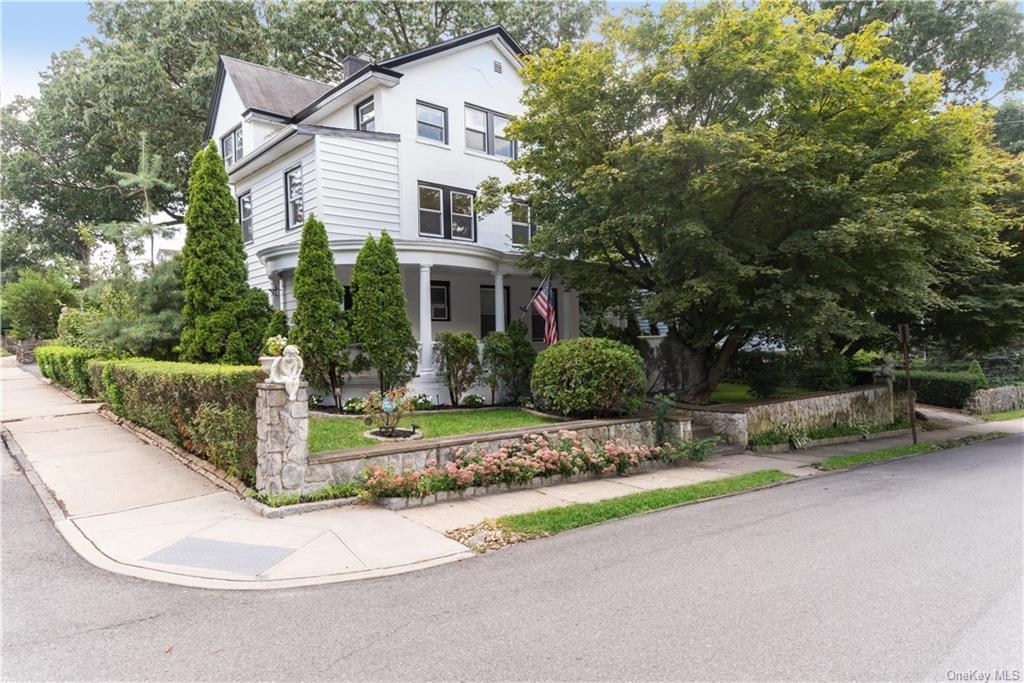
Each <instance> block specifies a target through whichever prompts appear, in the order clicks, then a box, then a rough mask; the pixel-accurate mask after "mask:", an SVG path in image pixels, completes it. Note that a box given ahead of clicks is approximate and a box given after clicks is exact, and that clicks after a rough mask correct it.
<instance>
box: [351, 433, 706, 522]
mask: <svg viewBox="0 0 1024 683" xmlns="http://www.w3.org/2000/svg"><path fill="white" fill-rule="evenodd" d="M716 444H717V439H714V438H711V439H699V440H696V441H675V442H671V443H667V444H664V445H662V446H654V447H650V446H643V445H635V444H625V443H622V442H617V441H608V442H606V443H604V444H603V445H600V446H596V447H592V446H589V445H587V444H586V443H585V442H584V441H583V439H582V438H581V437H580V435H579V434H577V433H576V432H571V431H561V432H559V433H558V434H557V436H554V437H545V436H543V435H539V434H531V435H529V436H526V437H525V438H523V439H522V441H521V442H519V443H517V444H512V445H509V446H504V447H502V448H499V449H497V450H495V451H486V450H472V451H467V450H464V449H461V448H460V449H459V450H458V451H456V457H455V458H454V459H453V460H451V461H450V462H448V463H446V464H444V465H434V464H430V465H427V467H425V468H423V469H411V470H404V471H401V472H396V471H395V470H393V469H392V468H389V467H380V466H377V467H369V468H367V469H366V470H365V471H364V473H363V478H364V480H365V484H364V485H365V488H366V495H367V496H368V497H370V498H377V499H378V502H380V503H381V504H382V505H384V506H385V507H389V508H392V509H394V508H401V507H407V506H409V505H410V504H424V503H425V502H436V501H438V500H446V499H448V498H449V496H450V495H451V494H452V493H455V494H463V493H465V494H467V495H478V494H480V493H497V492H498V491H499V490H508V489H511V488H526V487H530V486H537V485H543V484H545V483H551V482H552V480H557V481H563V480H565V479H569V480H572V479H575V478H579V477H583V476H588V475H589V476H609V475H616V474H618V475H622V474H625V473H627V472H628V471H630V470H635V469H637V468H640V467H642V466H644V465H645V464H647V463H652V462H657V461H662V462H666V463H669V464H675V463H676V462H678V461H680V460H682V459H688V460H703V459H704V458H706V457H707V456H708V455H710V453H711V452H712V451H713V450H714V448H715V445H716ZM417 500H418V503H414V501H417Z"/></svg>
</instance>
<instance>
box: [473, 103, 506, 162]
mask: <svg viewBox="0 0 1024 683" xmlns="http://www.w3.org/2000/svg"><path fill="white" fill-rule="evenodd" d="M508 122H509V119H508V117H507V116H505V115H504V114H499V113H497V112H494V111H490V110H489V109H484V108H482V107H474V106H473V105H469V104H467V105H466V149H470V150H473V151H476V152H480V153H481V154H489V155H491V156H495V157H501V158H502V159H515V158H516V143H515V142H513V141H512V140H510V139H509V138H508V137H506V135H505V127H506V126H507V125H508Z"/></svg>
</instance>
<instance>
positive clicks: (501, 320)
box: [494, 271, 505, 332]
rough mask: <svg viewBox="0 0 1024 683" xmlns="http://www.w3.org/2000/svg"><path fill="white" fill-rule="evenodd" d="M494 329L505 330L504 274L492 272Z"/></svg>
mask: <svg viewBox="0 0 1024 683" xmlns="http://www.w3.org/2000/svg"><path fill="white" fill-rule="evenodd" d="M494 329H495V330H497V331H498V332H504V331H505V274H504V273H502V272H500V271H499V272H497V273H495V274H494Z"/></svg>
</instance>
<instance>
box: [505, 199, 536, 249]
mask: <svg viewBox="0 0 1024 683" xmlns="http://www.w3.org/2000/svg"><path fill="white" fill-rule="evenodd" d="M509 213H511V214H512V244H518V245H520V246H525V245H527V244H529V243H530V238H531V237H533V223H531V221H530V205H529V204H527V203H526V202H523V201H519V200H514V201H513V202H512V208H511V209H510V211H509Z"/></svg>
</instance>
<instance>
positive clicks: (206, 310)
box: [181, 141, 270, 362]
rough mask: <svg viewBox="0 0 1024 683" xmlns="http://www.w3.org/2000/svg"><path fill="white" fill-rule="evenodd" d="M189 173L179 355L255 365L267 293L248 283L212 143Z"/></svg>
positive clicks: (220, 164)
mask: <svg viewBox="0 0 1024 683" xmlns="http://www.w3.org/2000/svg"><path fill="white" fill-rule="evenodd" d="M189 174H190V175H189V184H188V211H187V212H186V213H185V225H186V227H187V232H186V234H185V246H184V248H183V249H182V268H183V271H184V283H185V305H184V307H183V309H182V314H183V316H184V318H185V327H184V329H183V330H182V333H181V357H182V359H184V360H190V361H199V362H217V361H221V360H227V361H230V362H254V361H255V359H256V354H257V352H258V350H259V346H260V344H261V343H262V342H263V338H262V334H263V330H264V328H265V327H266V324H267V320H268V319H269V316H270V307H269V305H268V304H267V298H266V294H265V293H262V292H259V291H258V290H256V291H255V292H251V291H250V288H249V286H248V284H247V274H246V264H245V247H244V244H243V242H242V228H241V226H240V225H239V224H238V214H237V210H236V208H235V200H234V197H232V196H231V190H230V189H229V188H228V175H227V172H226V171H225V170H224V162H223V161H222V160H221V158H220V154H218V153H217V146H216V145H215V144H214V143H213V141H211V142H210V144H209V145H208V146H206V147H205V148H203V149H201V150H200V151H199V152H198V153H197V154H196V156H195V158H194V159H193V160H192V166H191V169H190V172H189ZM260 297H262V299H260ZM261 301H262V305H261ZM229 337H231V340H230V341H231V344H230V349H229V348H228V346H229V345H228V342H229Z"/></svg>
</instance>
